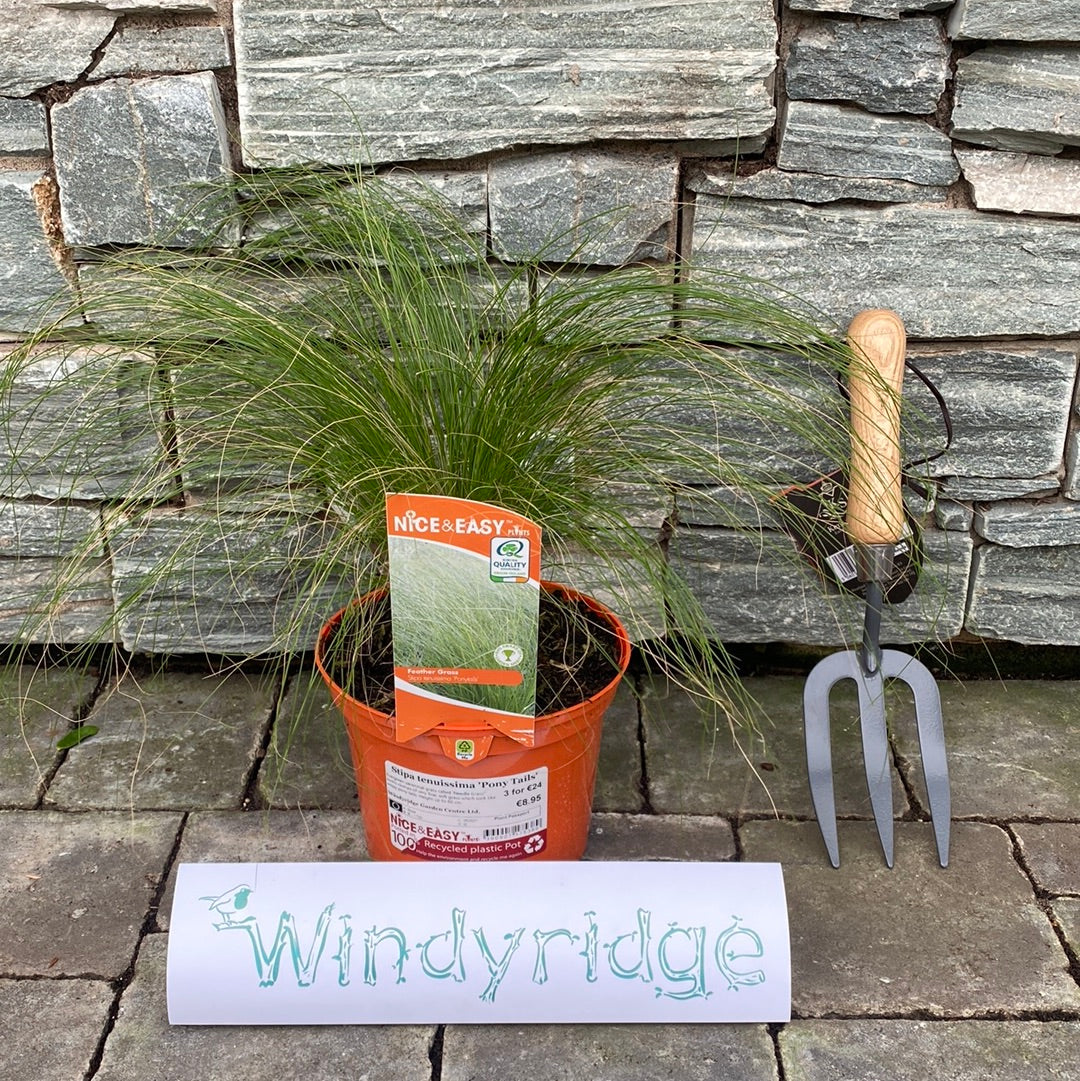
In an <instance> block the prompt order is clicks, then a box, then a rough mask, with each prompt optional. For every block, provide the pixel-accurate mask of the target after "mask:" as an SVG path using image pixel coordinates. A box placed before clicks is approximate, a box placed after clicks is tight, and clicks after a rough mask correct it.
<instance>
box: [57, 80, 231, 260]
mask: <svg viewBox="0 0 1080 1081" xmlns="http://www.w3.org/2000/svg"><path fill="white" fill-rule="evenodd" d="M52 122H53V148H54V158H55V162H56V174H57V179H58V181H59V184H60V210H61V214H62V217H63V222H64V234H65V237H66V238H67V241H68V243H69V244H72V245H84V246H89V245H100V244H142V243H155V244H161V245H166V246H169V245H173V246H184V245H188V244H194V243H198V242H204V241H208V240H210V239H211V238H213V237H214V236H215V235H216V234H217V232H218V230H219V225H220V220H219V214H218V213H217V211H216V210H215V208H214V205H213V200H212V199H210V198H209V197H208V195H207V193H206V191H205V190H199V188H198V185H199V184H204V183H206V182H212V181H215V180H221V179H222V178H223V177H224V176H225V174H226V172H227V168H228V165H227V163H228V160H229V151H228V141H227V135H226V129H225V115H224V112H223V111H222V105H221V98H220V96H219V94H218V89H217V83H216V82H215V81H214V77H213V75H211V74H210V73H209V72H199V73H197V74H194V75H170V76H165V77H162V78H156V79H115V80H110V81H108V82H104V83H98V84H96V85H94V86H88V87H86V88H84V89H82V90H79V91H78V92H77V93H76V94H74V95H73V96H72V98H71V100H70V101H68V102H66V103H64V104H62V105H57V106H55V107H54V108H53V110H52Z"/></svg>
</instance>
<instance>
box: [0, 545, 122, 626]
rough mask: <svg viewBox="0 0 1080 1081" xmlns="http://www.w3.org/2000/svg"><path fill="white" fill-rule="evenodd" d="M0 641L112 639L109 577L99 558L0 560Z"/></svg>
mask: <svg viewBox="0 0 1080 1081" xmlns="http://www.w3.org/2000/svg"><path fill="white" fill-rule="evenodd" d="M0 591H2V594H3V598H4V600H3V603H2V605H0V642H11V643H22V644H29V643H51V644H53V645H78V644H83V643H88V642H99V643H107V642H111V641H112V636H111V632H110V628H109V622H110V620H111V618H112V612H113V605H112V581H111V578H110V575H109V567H108V564H107V562H106V561H105V560H104V559H103V560H101V561H100V562H95V561H93V560H91V561H89V562H86V561H79V562H78V563H77V565H75V566H73V565H72V564H71V563H70V562H69V561H68V560H63V559H48V558H30V559H0Z"/></svg>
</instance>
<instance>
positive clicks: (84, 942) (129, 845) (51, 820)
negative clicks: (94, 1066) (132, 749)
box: [0, 811, 180, 979]
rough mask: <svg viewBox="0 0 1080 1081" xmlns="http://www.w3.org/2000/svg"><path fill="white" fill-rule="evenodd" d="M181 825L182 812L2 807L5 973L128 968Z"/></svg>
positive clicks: (0, 965)
mask: <svg viewBox="0 0 1080 1081" xmlns="http://www.w3.org/2000/svg"><path fill="white" fill-rule="evenodd" d="M179 828H180V815H179V814H176V813H171V814H167V813H159V814H153V813H151V814H139V815H124V814H105V813H102V814H95V815H92V816H91V815H67V814H60V813H56V812H50V811H2V812H0V910H2V911H3V913H4V919H3V922H2V924H0V973H2V974H3V975H5V976H49V977H58V976H88V975H89V976H95V977H100V978H103V979H115V978H116V977H118V976H120V975H121V974H122V973H123V972H124V971H125V970H126V969H127V967H128V965H129V964H130V963H131V959H132V957H133V956H134V953H135V947H136V944H137V942H138V939H139V935H140V933H141V932H142V928H143V924H144V922H145V920H146V916H147V914H148V912H149V910H150V905H151V902H152V900H153V897H154V894H155V893H156V891H157V888H158V884H159V883H160V881H161V876H162V875H163V874H164V872H165V867H166V863H167V860H168V857H169V854H170V852H171V851H172V848H173V845H174V844H175V841H176V835H177V832H178V830H179Z"/></svg>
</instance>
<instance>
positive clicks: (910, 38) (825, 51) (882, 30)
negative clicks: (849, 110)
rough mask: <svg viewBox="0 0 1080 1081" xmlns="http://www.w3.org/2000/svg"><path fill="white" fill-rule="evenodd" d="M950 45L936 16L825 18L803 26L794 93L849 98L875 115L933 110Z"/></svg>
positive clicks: (791, 81) (788, 67)
mask: <svg viewBox="0 0 1080 1081" xmlns="http://www.w3.org/2000/svg"><path fill="white" fill-rule="evenodd" d="M948 71H949V46H948V42H947V41H946V40H945V35H944V34H943V33H942V28H941V23H940V21H939V20H938V19H934V18H911V19H900V20H898V21H896V22H891V21H884V20H877V19H874V20H858V21H855V22H852V21H849V20H846V19H821V20H818V21H816V22H810V23H806V24H804V25H802V26H800V27H799V28H798V30H797V31H796V34H795V37H794V38H793V39H792V42H791V52H790V55H789V56H788V61H787V63H786V64H785V66H784V85H785V87H786V89H787V93H788V96H789V97H791V98H798V99H801V100H810V101H848V102H851V103H852V104H854V105H861V106H862V107H863V108H864V109H869V110H870V111H871V112H875V113H932V112H933V111H934V110H935V109H936V108H937V103H938V99H939V98H940V97H941V95H942V94H943V93H944V92H945V78H946V76H947V75H948Z"/></svg>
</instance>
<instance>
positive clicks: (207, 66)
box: [91, 25, 232, 79]
mask: <svg viewBox="0 0 1080 1081" xmlns="http://www.w3.org/2000/svg"><path fill="white" fill-rule="evenodd" d="M231 61H232V54H231V51H230V49H229V42H228V39H227V38H226V37H225V31H224V29H223V28H222V27H220V26H175V27H169V26H165V27H158V26H140V25H135V26H132V25H125V26H121V27H120V29H119V30H118V31H117V33H116V35H115V36H114V37H113V38H112V39H111V40H110V41H109V44H108V45H107V46H106V47H105V55H104V56H103V57H102V58H101V60H100V61H99V62H98V63H97V65H96V66H95V67H94V70H93V71H92V72H91V76H92V78H94V79H106V78H110V77H115V76H117V75H136V74H139V73H143V72H151V71H159V72H160V71H168V72H189V71H210V70H211V69H213V68H226V67H228V66H229V64H230V63H231Z"/></svg>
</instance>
